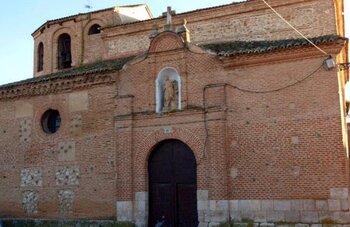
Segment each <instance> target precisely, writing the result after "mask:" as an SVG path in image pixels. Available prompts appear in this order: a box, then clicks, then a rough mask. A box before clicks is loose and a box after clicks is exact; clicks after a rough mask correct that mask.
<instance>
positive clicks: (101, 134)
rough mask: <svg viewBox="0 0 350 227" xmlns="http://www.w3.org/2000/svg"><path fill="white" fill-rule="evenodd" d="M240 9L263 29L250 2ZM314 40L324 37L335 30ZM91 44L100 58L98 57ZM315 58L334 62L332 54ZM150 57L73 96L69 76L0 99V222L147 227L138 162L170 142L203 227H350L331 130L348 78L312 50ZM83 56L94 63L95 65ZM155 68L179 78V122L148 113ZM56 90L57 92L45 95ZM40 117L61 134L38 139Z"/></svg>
mask: <svg viewBox="0 0 350 227" xmlns="http://www.w3.org/2000/svg"><path fill="white" fill-rule="evenodd" d="M296 1H297V0H293V1H288V3H290V4H291V3H293V2H296ZM316 2H317V3H319V1H306V2H305V4H306V6H311V5H312V4H314V3H316ZM246 4H247V5H245V6H247V7H248V6H249V7H258V9H257V11H256V12H255V13H256V14H259V13H261V15H260V16H261V17H263V18H265V17H267V18H270V16H271V15H270V14H266V12H265V10H266V9H265V8H263V9H259V7H262V6H261V5H259V4H258V3H256V1H252V2H250V3H246ZM328 4H330V3H329V1H323V3H322V4H321V5H320V6H319V8H314V7H312V8H311V9H312V10H314V11H318V10H320V9H323V10H324V8H323V7H326V6H328ZM243 5H244V4H243ZM301 5H302V4H301ZM236 6H237V7H238V8H237V9H235V10H237V12H239V10H243V9H242V5H240V4H238V5H236ZM288 6H290V7H291V8H292V9H293V7H294V6H296V5H294V4H291V5H288ZM231 7H232V6H228V8H226V7H223V8H222V13H223V15H222V16H223V17H224V18H226V17H227V20H224V21H226V22H229V21H230V18H231V16H232V15H234V16H232V18H235V17H237V16H236V14H232V15H231V13H230V12H228V9H231ZM305 8H306V9H307V7H305ZM261 10H262V11H261ZM280 10H281V11H287V8H286V6H281V7H280ZM209 11H210V12H213V13H214V12H218V9H211V10H209ZM237 12H236V13H237ZM324 12H326V11H322V12H318V13H315V14H312V13H311V15H314V16H315V17H317V18H318V16H320V15H321V16H322V15H323V14H324ZM295 13H298V12H295ZM226 14H227V15H226ZM189 15H192V16H193V17H194V18H197V19H199V18H201V17H203V18H202V19H203V28H201V29H204V28H205V26H208V27H210V26H211V25H206V22H207V21H210V20H209V19H208V18H207V17H208V15H198V14H197V13H193V14H189ZM247 15H250V14H247ZM266 15H267V16H266ZM232 18H231V19H232ZM243 18H245V17H243ZM293 18H294V17H292V16H291V19H293ZM311 18H312V16H311ZM327 18H328V17H327ZM330 18H331V19H329V20H330V21H332V20H334V18H332V16H330ZM314 19H315V18H314ZM247 20H253V18H250V19H247ZM304 20H307V18H304ZM327 20H328V19H327ZM243 21H244V20H243ZM67 23H71V22H67ZM72 23H73V22H72ZM142 23H143V22H142ZM142 23H141V24H142ZM198 23H199V22H198ZM249 23H253V22H249ZM249 23H248V22H247V24H249ZM300 23H301V22H300ZM329 23H331V24H332V22H329ZM137 24H138V23H136V24H135V25H128V26H131V27H132V26H138V25H137ZM190 25H191V24H190ZM55 26H56V25H55ZM57 26H58V25H57ZM128 26H126V28H128ZM311 26H312V27H315V28H316V29H315V30H316V33H315V34H311V35H319V34H323V33H322V32H323V30H319V29H317V28H319V27H318V26H317V25H315V24H313V25H311ZM325 27H326V28H325V29H326V31H325V32H326V33H328V32H333V29H334V27H333V26H325ZM67 29H68V28H67ZM77 29H78V28H77ZM276 29H277V31H278V32H277V31H276V36H274V37H272V38H279V36H277V34H279V35H281V37H284V38H287V37H289V36H288V35H286V34H285V33H284V32H285V30H284V28H283V29H282V28H276ZM278 29H281V30H278ZM327 29H328V30H327ZM194 30H195V29H194ZM112 31H114V30H113V29H112V30H111V32H112ZM306 31H307V30H306ZM209 33H210V35H211V34H212V33H215V32H210V31H207V30H206V31H205V34H208V35H209ZM248 33H249V32H248ZM45 34H48V33H45ZM55 34H58V33H55ZM77 34H80V33H79V32H78V33H77ZM194 34H196V33H195V32H194ZM222 34H224V33H222ZM225 34H226V33H225ZM249 34H250V33H249ZM257 34H258V33H256V34H253V33H252V36H249V35H246V37H247V39H248V40H249V39H251V38H252V39H253V38H254V39H256V38H257V36H254V35H257ZM77 36H78V35H77ZM96 38H97V36H96ZM202 38H203V40H204V39H205V40H210V39H211V38H208V37H202ZM221 38H222V37H221ZM221 38H220V37H218V40H220V39H221ZM263 38H264V39H267V38H268V37H263ZM106 39H107V38H106ZM108 40H109V38H108ZM90 44H91V46H90V47H89V48H99V47H97V46H99V45H100V44H101V43H99V42H97V43H94V42H91V43H90ZM94 45H97V46H94ZM321 47H322V48H324V49H325V50H326V51H327V52H329V53H330V54H332V56H333V58H334V59H335V58H336V57H338V60H339V59H341V58H342V56H341V54H339V53H340V48H341V44H337V43H331V44H325V45H322V46H321ZM76 48H77V47H76ZM149 50H150V52H149V53H148V55H147V56H140V57H139V58H137V59H135V60H132V61H130V62H128V63H127V65H125V67H124V68H123V69H122V70H120V71H119V72H113V71H111V72H107V73H106V72H105V73H101V74H97V75H95V76H91V75H89V77H88V78H89V80H83V79H81V80H80V82H79V84H78V83H75V82H74V81H75V79H77V77H74V76H73V77H70V78H58V79H56V80H55V81H50V80H48V81H42V82H40V83H39V84H27V85H23V84H22V85H20V86H21V89H23V88H26V89H35V90H37V92H36V93H30V94H32V95H23V94H22V93H21V91H22V90H20V89H18V90H16V87H10V88H8V91H11V92H9V93H10V94H9V93H7V92H5V93H4V95H3V96H2V97H1V100H0V106H1V108H0V145H1V149H0V157H1V158H0V173H1V174H0V204H1V206H0V217H5V216H6V217H7V216H10V217H16V218H17V217H18V218H23V217H31V218H86V217H88V218H100V219H104V218H111V217H117V218H119V220H126V221H135V222H138V223H140V224H142V223H146V221H147V214H148V213H147V212H148V211H147V210H148V204H147V203H148V198H147V192H148V170H147V166H148V157H149V156H150V154H151V153H152V151H153V149H154V147H155V146H156V145H157V144H158V143H159V142H161V141H163V140H166V139H178V140H181V141H182V142H184V143H186V144H187V145H188V146H189V147H190V148H191V150H192V151H193V154H194V156H195V158H196V162H197V190H198V198H199V199H198V212H199V213H198V216H199V219H200V222H201V225H204V224H205V223H210V222H211V224H213V223H218V222H222V221H225V220H227V219H228V217H229V216H231V218H232V220H238V221H241V220H244V219H245V220H248V219H249V220H253V221H255V222H261V223H265V222H295V223H298V222H303V223H319V222H321V221H322V220H323V219H325V218H330V219H332V220H334V221H336V222H339V223H346V222H347V221H348V220H350V219H349V217H350V214H349V205H348V185H349V178H348V176H349V163H348V158H347V154H346V148H347V144H346V143H343V141H344V140H343V138H344V137H346V134H344V130H343V128H342V125H343V124H344V115H343V114H344V113H343V112H342V111H344V110H343V109H344V108H343V105H342V102H343V99H342V92H343V90H342V89H343V88H342V86H343V83H344V80H345V76H344V74H342V73H337V71H336V70H335V69H333V70H326V69H325V68H323V67H320V66H321V65H322V64H323V61H324V60H325V57H324V56H322V55H320V53H319V52H317V50H315V49H314V48H311V47H302V48H294V49H293V48H292V49H286V50H281V51H276V52H271V53H265V54H251V55H241V56H236V57H228V58H219V57H216V56H212V55H209V54H207V53H204V52H195V51H193V49H189V48H186V47H185V46H184V44H183V43H182V41H181V38H180V37H179V36H177V35H176V34H175V33H170V32H164V33H161V34H160V35H158V36H157V37H156V38H155V39H153V41H152V46H151V47H150V48H149ZM75 53H78V51H77V52H75ZM105 53H106V52H105ZM91 54H92V55H91V59H90V60H91V61H92V59H95V58H97V57H100V54H101V53H100V52H98V51H97V52H91ZM95 54H96V55H95ZM113 54H114V53H113ZM90 60H88V61H90ZM166 68H171V69H172V70H175V71H176V72H178V73H179V76H180V81H181V90H180V93H181V102H180V103H181V111H175V112H169V113H156V106H157V99H156V81H157V77H158V76H159V74H160V72H161V71H162V70H163V69H166ZM45 72H46V71H45ZM99 75H101V77H99ZM102 77H103V78H107V79H106V80H104V79H101V78H102ZM57 84H61V85H62V87H61V89H54V88H53V87H54V85H55V86H56V85H57ZM17 92H18V93H17ZM16 94H18V95H16ZM50 108H51V109H57V110H58V111H59V112H60V114H61V119H62V120H61V127H60V129H59V130H58V131H57V132H56V133H54V134H50V135H49V134H46V133H45V132H43V130H42V128H41V123H40V122H41V117H42V115H43V113H45V111H47V110H48V109H50ZM25 122H26V123H25ZM28 122H29V123H28ZM23 138H26V139H23ZM36 170H38V171H39V172H35V171H36ZM31 175H33V176H34V177H33V178H31ZM24 178H25V179H24ZM36 181H38V182H36ZM29 195H30V196H29ZM34 195H35V196H34ZM28 198H29V200H28ZM31 198H34V199H31ZM135 201H136V202H135ZM133 212H135V213H133ZM133 218H134V219H133Z"/></svg>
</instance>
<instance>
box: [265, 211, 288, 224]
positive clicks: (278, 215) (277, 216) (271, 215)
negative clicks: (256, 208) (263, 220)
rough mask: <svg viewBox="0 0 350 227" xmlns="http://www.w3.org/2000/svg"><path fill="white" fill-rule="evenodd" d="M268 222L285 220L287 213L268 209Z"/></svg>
mask: <svg viewBox="0 0 350 227" xmlns="http://www.w3.org/2000/svg"><path fill="white" fill-rule="evenodd" d="M267 221H268V222H284V221H285V215H284V212H283V211H267Z"/></svg>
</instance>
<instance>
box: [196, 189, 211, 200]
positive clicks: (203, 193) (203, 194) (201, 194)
mask: <svg viewBox="0 0 350 227" xmlns="http://www.w3.org/2000/svg"><path fill="white" fill-rule="evenodd" d="M208 197H209V192H208V190H197V200H198V201H207V200H208Z"/></svg>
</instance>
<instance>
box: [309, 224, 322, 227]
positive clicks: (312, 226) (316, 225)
mask: <svg viewBox="0 0 350 227" xmlns="http://www.w3.org/2000/svg"><path fill="white" fill-rule="evenodd" d="M310 227H322V224H312V225H311V226H310Z"/></svg>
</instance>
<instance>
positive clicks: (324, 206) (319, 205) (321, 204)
mask: <svg viewBox="0 0 350 227" xmlns="http://www.w3.org/2000/svg"><path fill="white" fill-rule="evenodd" d="M316 210H323V211H327V210H329V208H328V202H327V200H316Z"/></svg>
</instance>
